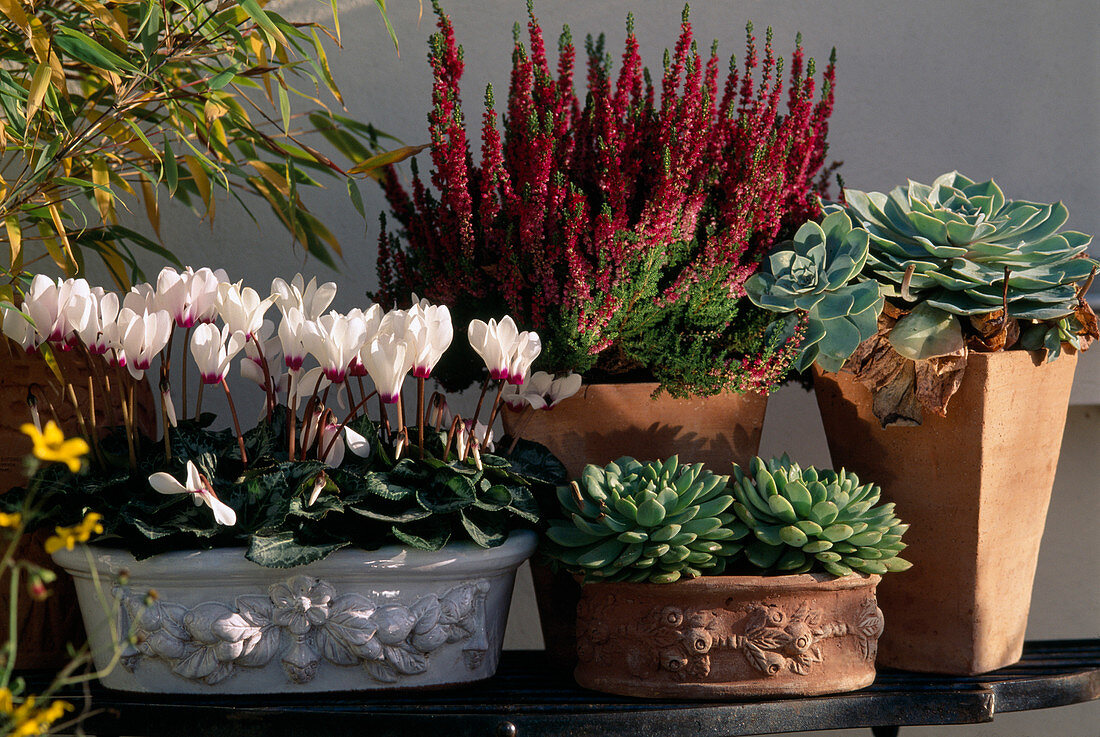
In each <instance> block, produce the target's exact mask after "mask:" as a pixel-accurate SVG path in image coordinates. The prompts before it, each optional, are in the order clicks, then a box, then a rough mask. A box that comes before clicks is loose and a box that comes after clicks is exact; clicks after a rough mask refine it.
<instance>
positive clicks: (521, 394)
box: [501, 371, 581, 410]
mask: <svg viewBox="0 0 1100 737" xmlns="http://www.w3.org/2000/svg"><path fill="white" fill-rule="evenodd" d="M580 389H581V375H580V374H574V373H568V374H566V375H565V376H562V377H560V378H557V379H555V378H554V377H553V376H551V375H550V374H548V373H546V372H545V371H536V372H535V373H533V374H531V376H530V377H528V379H527V381H525V382H523V383H522V384H520V385H514V384H509V385H508V386H507V387H505V388H504V393H503V394H502V395H501V399H502V400H504V403H505V404H507V405H508V406H509V407H511V408H512V409H514V410H521V409H524V408H526V407H531V408H532V409H551V408H552V407H553V406H554V405H556V404H558V403H559V402H561V401H562V400H563V399H568V398H569V397H571V396H573V395H574V394H576V393H577V392H578V391H580Z"/></svg>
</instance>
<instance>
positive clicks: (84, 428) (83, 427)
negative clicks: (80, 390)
mask: <svg viewBox="0 0 1100 737" xmlns="http://www.w3.org/2000/svg"><path fill="white" fill-rule="evenodd" d="M65 393H66V394H67V395H68V397H69V401H70V402H72V403H73V411H75V412H76V422H77V424H78V425H80V434H81V435H82V436H83V437H84V439H85V440H87V441H89V442H91V437H89V435H88V425H87V424H85V422H84V413H83V412H81V411H80V402H78V401H77V399H76V390H75V389H73V385H72V384H70V383H69V382H68V381H66V382H65Z"/></svg>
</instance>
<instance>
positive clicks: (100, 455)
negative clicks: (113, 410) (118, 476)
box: [88, 374, 105, 467]
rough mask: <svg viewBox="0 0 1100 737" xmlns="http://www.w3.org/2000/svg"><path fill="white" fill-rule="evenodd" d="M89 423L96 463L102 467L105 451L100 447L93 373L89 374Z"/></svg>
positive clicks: (90, 440)
mask: <svg viewBox="0 0 1100 737" xmlns="http://www.w3.org/2000/svg"><path fill="white" fill-rule="evenodd" d="M88 423H89V425H90V427H91V430H92V437H91V438H90V439H89V442H91V444H92V455H94V456H95V460H96V463H97V464H99V466H100V467H105V464H104V463H103V452H102V451H101V450H100V447H99V428H98V427H97V425H96V419H95V378H94V377H93V376H92V375H91V374H88Z"/></svg>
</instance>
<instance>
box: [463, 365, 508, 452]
mask: <svg viewBox="0 0 1100 737" xmlns="http://www.w3.org/2000/svg"><path fill="white" fill-rule="evenodd" d="M506 383H507V382H504V381H501V382H500V385H499V386H498V387H497V395H496V397H495V398H494V399H493V409H492V411H490V412H489V422H488V423H486V425H485V437H484V438H483V439H482V441H481V445H482V447H485V448H488V447H489V436H490V435H491V434H492V433H493V423H494V422H496V419H497V412H500V405H501V401H500V395H501V394H503V393H504V385H505V384H506ZM474 427H475V428H476V427H477V425H476V424H475V425H474ZM473 436H474V432H473V428H471V430H470V437H471V438H472V437H473Z"/></svg>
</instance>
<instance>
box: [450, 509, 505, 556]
mask: <svg viewBox="0 0 1100 737" xmlns="http://www.w3.org/2000/svg"><path fill="white" fill-rule="evenodd" d="M478 512H479V510H476V509H464V510H462V512H461V514H462V526H463V527H465V528H466V533H467V534H468V535H469V536H470V539H471V540H473V541H474V543H476V544H477V545H480V546H481V547H483V548H495V547H496V546H498V545H500V544H502V543H503V542H504V541H505V539H507V537H508V529H507V527H505V525H504V522H503V520H501V518H500V515H495V514H485V513H480V514H479V513H478Z"/></svg>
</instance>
